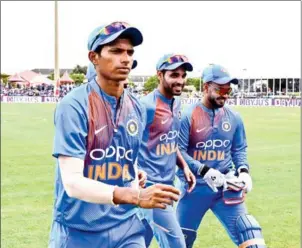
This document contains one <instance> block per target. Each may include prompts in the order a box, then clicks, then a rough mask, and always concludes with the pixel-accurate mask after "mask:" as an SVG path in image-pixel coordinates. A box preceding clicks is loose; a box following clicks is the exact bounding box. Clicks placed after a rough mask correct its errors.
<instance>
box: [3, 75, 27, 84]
mask: <svg viewBox="0 0 302 248" xmlns="http://www.w3.org/2000/svg"><path fill="white" fill-rule="evenodd" d="M7 80H8V82H16V83H18V82H21V83H24V82H27V80H25V79H24V78H22V77H21V76H20V74H19V73H16V74H14V75H11V76H10V77H9V78H8V79H7Z"/></svg>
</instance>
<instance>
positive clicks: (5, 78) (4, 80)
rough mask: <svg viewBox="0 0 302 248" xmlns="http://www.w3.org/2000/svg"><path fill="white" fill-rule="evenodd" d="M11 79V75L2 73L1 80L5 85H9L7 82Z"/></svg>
mask: <svg viewBox="0 0 302 248" xmlns="http://www.w3.org/2000/svg"><path fill="white" fill-rule="evenodd" d="M9 77H10V75H8V74H5V73H1V80H2V81H3V83H4V84H7V80H8V78H9Z"/></svg>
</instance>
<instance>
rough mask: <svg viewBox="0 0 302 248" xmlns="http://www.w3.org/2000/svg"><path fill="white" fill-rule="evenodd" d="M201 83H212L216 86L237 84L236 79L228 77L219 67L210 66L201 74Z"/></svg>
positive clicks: (226, 72) (223, 69)
mask: <svg viewBox="0 0 302 248" xmlns="http://www.w3.org/2000/svg"><path fill="white" fill-rule="evenodd" d="M201 78H202V81H203V82H204V83H208V82H214V83H216V84H227V83H232V84H238V82H239V81H238V79H237V78H233V77H231V76H230V74H229V73H228V71H227V70H226V69H225V68H224V67H222V66H221V65H215V64H212V65H210V66H208V67H206V68H205V69H204V70H203V72H202V76H201Z"/></svg>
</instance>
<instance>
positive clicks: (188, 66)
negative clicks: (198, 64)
mask: <svg viewBox="0 0 302 248" xmlns="http://www.w3.org/2000/svg"><path fill="white" fill-rule="evenodd" d="M181 66H183V67H184V68H185V70H186V71H193V66H192V65H191V63H189V62H178V63H174V64H172V65H168V66H162V67H161V68H160V70H168V71H169V70H175V69H176V68H178V67H181Z"/></svg>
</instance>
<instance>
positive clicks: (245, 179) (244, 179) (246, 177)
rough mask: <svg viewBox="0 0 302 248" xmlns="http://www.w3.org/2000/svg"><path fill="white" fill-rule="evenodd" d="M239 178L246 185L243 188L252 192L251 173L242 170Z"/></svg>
mask: <svg viewBox="0 0 302 248" xmlns="http://www.w3.org/2000/svg"><path fill="white" fill-rule="evenodd" d="M238 180H239V181H242V182H243V183H244V184H245V185H244V187H243V189H244V190H245V192H246V193H248V192H250V191H251V190H252V188H253V181H252V178H251V176H250V174H248V173H246V172H241V173H239V176H238Z"/></svg>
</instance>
